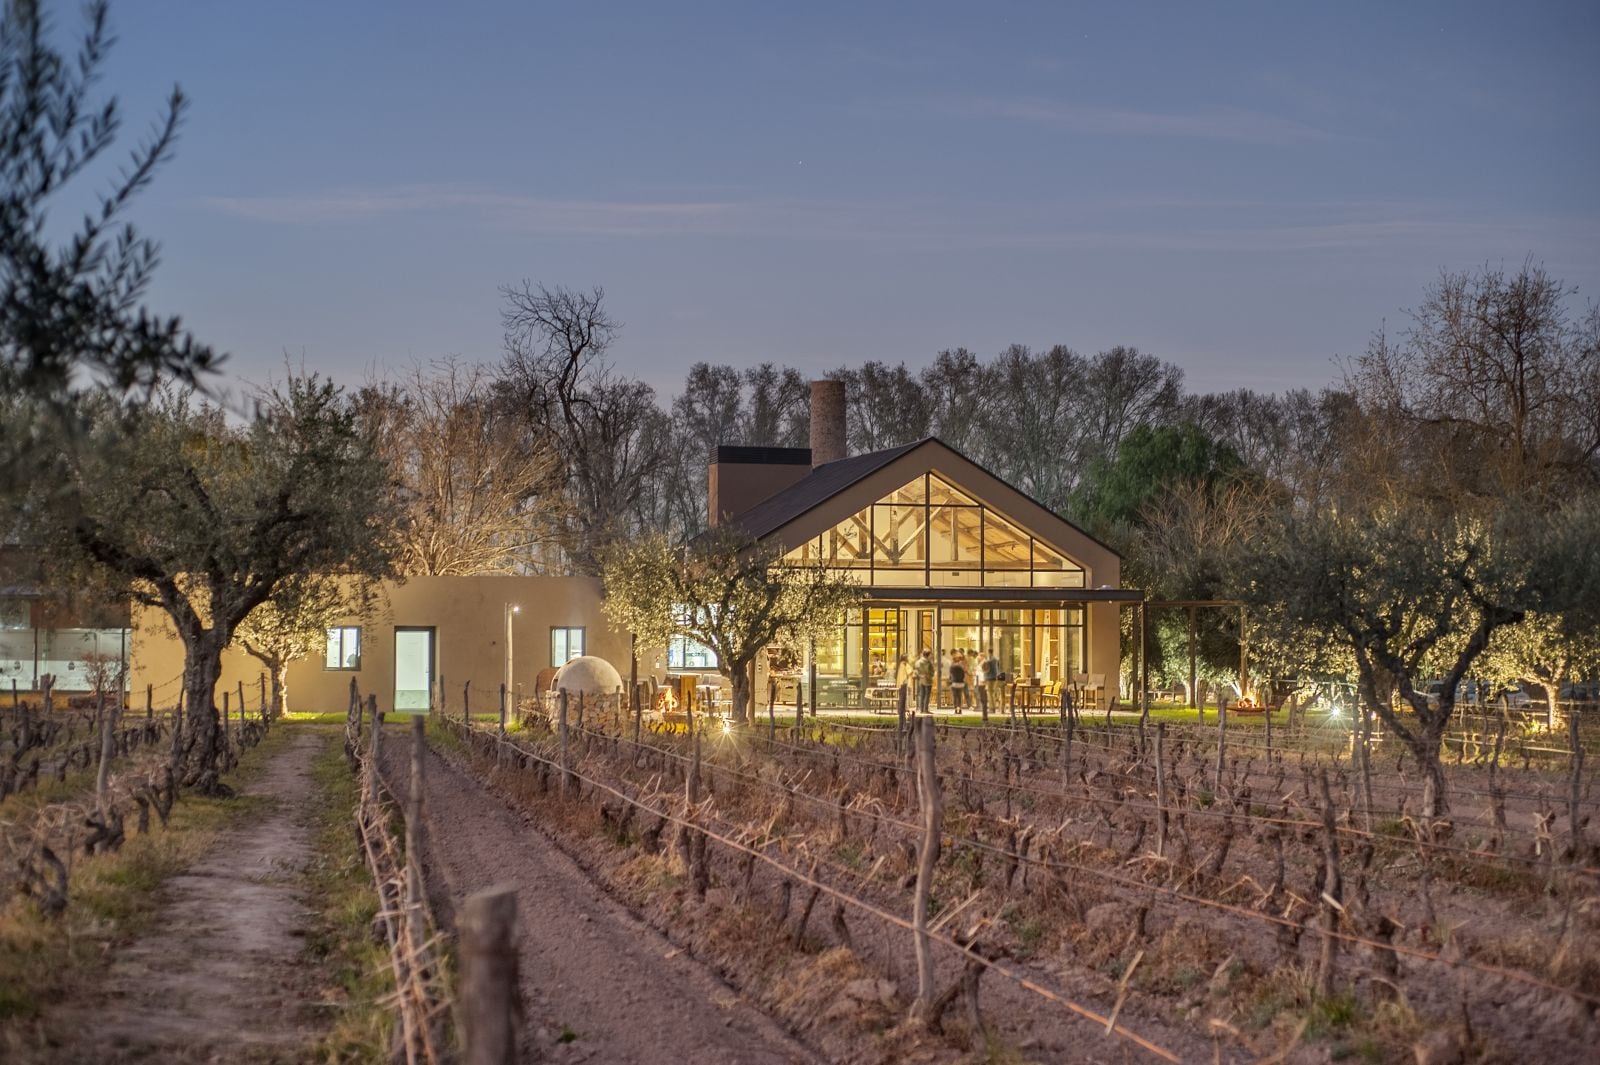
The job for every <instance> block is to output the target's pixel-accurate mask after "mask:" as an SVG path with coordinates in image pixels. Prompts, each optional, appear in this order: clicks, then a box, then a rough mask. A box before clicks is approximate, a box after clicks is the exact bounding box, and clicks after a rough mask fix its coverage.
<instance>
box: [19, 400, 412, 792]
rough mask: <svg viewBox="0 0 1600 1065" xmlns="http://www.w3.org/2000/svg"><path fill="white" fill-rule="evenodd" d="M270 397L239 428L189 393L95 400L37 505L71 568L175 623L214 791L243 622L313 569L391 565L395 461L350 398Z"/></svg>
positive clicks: (192, 777)
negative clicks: (219, 692)
mask: <svg viewBox="0 0 1600 1065" xmlns="http://www.w3.org/2000/svg"><path fill="white" fill-rule="evenodd" d="M261 399H262V406H261V410H260V414H259V415H258V416H257V417H256V418H254V419H253V420H251V421H249V422H248V423H246V424H242V425H240V424H235V423H233V422H230V420H229V419H228V417H227V416H226V415H225V414H224V412H223V411H221V410H219V409H217V408H215V407H211V406H207V405H203V404H199V403H196V402H195V401H194V399H193V398H192V397H191V396H189V395H188V394H185V393H180V392H164V393H162V394H160V395H158V396H157V397H156V398H155V400H154V402H152V403H151V404H149V405H148V406H140V405H133V404H130V403H128V402H126V401H122V400H118V399H115V398H113V397H109V396H108V397H102V398H100V399H99V400H98V402H97V403H95V404H93V405H92V406H93V409H92V410H91V412H90V415H89V421H88V425H89V433H88V436H87V437H86V438H85V439H82V440H81V441H78V444H79V445H81V446H73V447H70V448H67V449H66V450H65V451H64V453H63V454H62V456H61V459H60V467H59V470H58V476H59V480H60V485H61V487H60V490H59V491H57V492H56V493H54V494H53V495H52V497H51V498H50V499H49V500H48V501H47V503H45V504H43V505H41V506H40V507H39V508H37V509H36V510H34V511H32V512H30V515H29V519H30V521H31V522H32V523H33V530H32V532H33V536H34V538H35V540H36V541H37V542H38V543H40V544H41V545H42V546H43V547H45V549H48V550H52V551H54V552H55V553H56V554H57V556H58V558H59V559H60V560H61V561H62V562H63V563H65V564H66V565H68V566H74V565H75V566H79V567H82V568H84V569H86V570H87V571H88V572H89V573H90V574H91V575H93V576H97V577H98V578H100V579H102V580H104V581H106V582H108V583H109V584H111V585H112V586H113V587H120V588H121V589H122V590H123V591H125V592H126V594H128V595H129V596H131V598H132V599H133V601H134V602H135V603H137V604H140V605H143V606H147V607H151V608H155V609H159V610H162V611H164V612H165V613H166V614H167V615H168V617H170V618H171V621H172V625H173V627H174V629H175V630H176V632H177V635H178V638H179V639H180V640H181V641H182V642H183V646H184V675H183V692H184V697H185V700H186V703H187V706H188V711H187V714H188V727H189V728H190V730H191V736H190V738H191V739H192V740H193V744H192V747H191V748H190V754H189V756H188V757H189V759H190V760H191V761H190V764H189V765H188V766H187V773H186V775H185V779H186V781H187V782H188V783H189V784H191V785H192V786H194V787H196V788H198V789H199V790H201V791H202V792H205V793H220V792H222V791H225V790H226V789H225V788H224V787H223V785H222V784H221V782H220V781H219V780H218V778H217V774H218V755H219V753H220V752H221V750H222V745H223V743H224V742H225V740H224V737H223V736H222V735H221V730H220V729H219V727H218V724H219V722H218V715H217V708H216V703H215V689H216V684H217V679H218V677H219V675H220V673H221V670H222V653H223V650H224V649H225V648H226V647H227V646H228V645H229V644H230V643H231V642H232V641H233V639H234V637H235V635H236V634H237V632H238V630H239V626H240V624H241V623H242V622H243V621H244V620H245V619H246V618H247V617H248V616H249V615H250V614H251V612H253V611H254V610H256V609H257V608H258V607H260V606H261V605H262V604H263V603H266V602H267V601H269V600H270V599H272V598H273V596H274V594H276V593H278V592H280V591H281V590H282V589H283V588H285V587H286V585H287V584H288V583H289V582H292V581H294V580H296V579H300V578H303V577H304V576H305V575H308V574H317V573H329V574H349V575H361V576H365V577H370V578H375V579H376V578H382V577H387V576H391V575H392V570H393V565H392V558H393V553H394V551H393V539H394V536H393V531H392V527H391V519H392V518H393V516H394V509H395V508H394V505H393V495H392V493H391V491H390V484H389V481H388V478H387V473H386V469H385V466H384V464H383V462H382V460H381V459H380V458H379V457H378V455H377V453H376V449H375V448H374V446H373V444H372V441H371V440H370V439H369V438H368V437H366V436H365V435H364V434H363V433H362V431H361V428H360V422H359V420H358V418H357V416H356V414H355V412H354V411H353V410H352V408H351V404H350V403H349V401H348V399H347V397H346V396H345V395H344V393H343V392H342V391H341V390H340V389H338V388H336V387H335V386H334V385H333V384H331V383H330V382H328V381H325V380H321V379H319V378H317V377H315V376H311V377H291V378H290V379H289V380H288V381H287V382H286V383H285V384H284V385H283V386H282V387H280V388H278V389H275V390H273V391H271V392H269V393H267V394H265V395H263V396H262V397H261Z"/></svg>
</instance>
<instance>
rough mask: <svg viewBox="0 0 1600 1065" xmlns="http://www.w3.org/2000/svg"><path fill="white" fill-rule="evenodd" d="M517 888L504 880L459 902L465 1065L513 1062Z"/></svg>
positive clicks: (516, 1008)
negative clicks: (460, 903)
mask: <svg viewBox="0 0 1600 1065" xmlns="http://www.w3.org/2000/svg"><path fill="white" fill-rule="evenodd" d="M516 923H517V892H516V888H514V887H512V886H510V885H508V884H501V885H498V886H496V887H492V888H489V889H487V890H485V891H480V892H478V893H477V894H474V895H469V896H467V900H466V902H464V903H463V904H462V906H461V997H460V1001H461V1041H462V1044H463V1049H464V1050H465V1055H464V1058H463V1060H464V1062H465V1065H515V1062H516V1061H517V1054H518V1047H517V1044H518V1041H519V1040H518V1032H517V1018H518V1017H519V1016H521V1014H522V1009H521V1006H520V1004H519V1002H518V983H519V980H518V977H517V950H516Z"/></svg>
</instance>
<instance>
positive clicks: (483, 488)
mask: <svg viewBox="0 0 1600 1065" xmlns="http://www.w3.org/2000/svg"><path fill="white" fill-rule="evenodd" d="M358 403H359V405H360V407H361V409H362V411H363V414H364V415H365V416H366V417H367V418H368V419H369V420H370V421H371V422H373V423H374V425H373V428H374V430H375V432H376V434H377V437H378V439H379V440H380V441H381V442H382V453H383V455H384V458H385V459H386V460H387V461H388V463H389V467H390V470H391V472H392V474H393V475H394V477H395V479H396V481H397V482H398V486H399V489H400V492H401V494H402V497H403V499H404V501H405V504H406V520H405V522H404V523H403V524H402V526H401V528H400V532H399V544H400V566H401V570H402V572H404V573H405V574H407V575H409V576H417V577H442V576H471V575H475V574H484V573H513V572H516V571H518V570H526V569H529V568H537V567H538V562H539V560H540V558H541V557H542V551H541V549H542V548H544V547H545V546H547V544H548V543H549V541H550V540H551V539H552V538H553V536H554V533H555V530H556V529H558V528H559V524H560V518H561V515H560V513H559V512H560V510H561V508H562V507H563V506H564V500H563V498H562V496H561V491H560V488H561V463H560V458H559V455H558V453H557V451H556V447H555V440H554V439H550V438H539V437H535V438H532V439H530V438H529V437H528V436H527V435H526V434H525V433H523V432H522V431H521V426H520V425H519V424H518V422H517V421H516V420H514V419H513V418H511V417H509V416H508V414H507V412H506V411H505V410H503V409H502V408H501V407H500V406H498V405H497V404H496V403H495V402H494V395H493V387H492V379H491V377H490V375H489V374H488V372H487V371H485V370H484V369H483V368H481V367H478V366H463V365H461V364H460V363H458V362H456V361H454V360H444V361H441V362H436V363H433V364H431V365H429V366H427V367H423V366H417V367H415V368H414V369H413V370H412V371H411V372H410V373H409V374H408V375H407V376H406V378H405V379H404V380H403V381H401V382H400V383H399V384H398V385H394V386H383V385H370V386H368V387H367V388H365V389H363V390H362V392H361V394H360V395H359V396H358Z"/></svg>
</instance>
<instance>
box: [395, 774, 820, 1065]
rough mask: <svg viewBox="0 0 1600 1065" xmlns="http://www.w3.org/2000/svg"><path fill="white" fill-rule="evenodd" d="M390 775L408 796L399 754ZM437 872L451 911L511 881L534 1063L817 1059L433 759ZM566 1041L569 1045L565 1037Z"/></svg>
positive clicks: (431, 816) (705, 1064)
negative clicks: (475, 894)
mask: <svg viewBox="0 0 1600 1065" xmlns="http://www.w3.org/2000/svg"><path fill="white" fill-rule="evenodd" d="M389 753H390V758H391V759H392V761H389V763H388V776H389V779H390V780H391V781H392V782H393V783H394V784H395V786H396V789H397V790H398V791H399V792H400V793H401V794H404V793H405V791H406V790H407V789H406V783H407V777H406V774H405V773H403V772H400V771H399V769H400V765H401V759H400V758H399V757H396V756H397V755H398V754H399V752H398V751H395V750H393V749H391V750H390V752H389ZM424 794H425V796H426V803H427V817H426V819H425V820H426V827H427V846H428V864H429V867H430V868H429V875H430V877H433V878H436V879H437V880H438V881H440V882H441V884H442V886H443V888H444V890H445V891H446V892H447V894H448V896H449V901H450V904H451V905H452V906H459V905H460V903H461V901H462V900H463V899H464V898H465V897H466V896H467V895H469V894H471V893H472V892H474V891H477V890H479V889H481V888H485V887H488V886H490V885H492V884H501V883H510V884H514V885H516V887H517V889H518V891H517V907H518V910H517V921H518V927H519V930H520V933H521V948H522V949H521V971H522V993H523V999H524V1006H525V1009H526V1010H527V1024H526V1028H527V1031H528V1035H529V1041H530V1044H531V1045H530V1046H528V1047H527V1054H528V1055H529V1056H530V1057H531V1058H533V1060H550V1061H562V1062H566V1061H594V1062H605V1063H607V1065H627V1063H630V1062H640V1063H655V1062H675V1061H693V1062H696V1063H697V1065H716V1063H726V1065H767V1063H772V1065H776V1063H791V1062H808V1063H809V1062H814V1061H816V1060H817V1059H816V1058H815V1056H814V1055H813V1054H811V1052H810V1051H808V1050H806V1049H805V1048H804V1047H803V1046H801V1045H800V1044H799V1043H796V1042H795V1041H794V1040H793V1039H791V1038H790V1037H789V1036H788V1035H786V1034H785V1033H784V1032H783V1031H782V1029H780V1028H779V1027H778V1026H777V1025H776V1024H775V1023H773V1021H772V1020H771V1019H769V1018H768V1017H767V1016H766V1015H765V1014H763V1013H761V1012H760V1011H759V1010H758V1009H756V1007H754V1006H752V1005H751V1004H750V1003H748V1002H747V1001H745V1000H744V999H743V998H741V997H740V996H739V994H738V993H737V992H736V991H734V990H733V989H732V988H730V987H728V986H727V985H726V984H725V983H723V982H722V981H721V980H719V979H718V978H717V977H716V976H715V975H713V974H712V973H710V972H708V971H707V970H706V969H705V968H704V967H702V966H701V965H700V964H699V963H697V962H695V961H694V960H693V959H691V958H688V957H686V956H685V955H683V954H681V953H680V952H679V951H677V950H676V949H674V948H673V946H672V944H671V943H669V942H667V941H666V940H665V939H664V938H662V937H661V936H660V935H659V934H658V933H657V932H656V931H655V930H654V929H652V928H650V927H649V926H647V925H645V924H644V923H642V922H641V921H639V920H638V919H637V918H635V917H634V916H633V915H632V914H630V913H629V912H628V911H627V910H626V909H624V908H623V907H622V906H620V905H618V904H617V903H616V902H614V901H612V899H611V898H609V897H608V896H607V895H606V894H605V893H604V891H602V890H601V889H600V887H598V886H597V885H596V884H595V883H594V881H592V880H591V879H589V877H588V875H587V874H586V873H584V872H583V870H582V869H580V868H579V867H578V866H577V865H576V864H575V863H574V862H573V861H572V860H571V859H570V858H568V857H567V856H566V855H565V854H563V853H562V852H561V851H559V850H558V849H556V848H555V847H554V846H553V845H552V844H551V843H550V842H549V841H548V840H547V839H546V838H545V837H544V836H543V835H542V834H541V833H540V832H539V831H537V830H536V829H535V828H533V827H531V826H530V825H529V823H528V821H527V819H526V818H525V817H524V816H523V815H522V814H520V813H516V812H513V811H512V810H511V809H510V808H509V807H507V805H506V804H505V803H504V802H503V801H502V800H501V799H500V798H498V797H497V796H495V795H494V794H492V793H491V792H488V791H486V790H485V789H484V788H482V787H481V786H480V785H479V784H478V783H477V782H476V781H475V780H473V779H471V778H470V777H468V776H467V775H466V774H463V773H461V772H459V771H458V770H456V769H454V768H453V767H451V766H450V765H449V764H448V763H446V762H445V761H444V760H443V759H441V758H440V757H439V756H438V755H436V754H430V756H429V759H428V764H427V782H426V786H425V789H424ZM564 1034H565V1037H566V1038H567V1040H568V1041H567V1042H562V1038H563V1036H564Z"/></svg>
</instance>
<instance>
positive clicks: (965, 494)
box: [673, 381, 1143, 707]
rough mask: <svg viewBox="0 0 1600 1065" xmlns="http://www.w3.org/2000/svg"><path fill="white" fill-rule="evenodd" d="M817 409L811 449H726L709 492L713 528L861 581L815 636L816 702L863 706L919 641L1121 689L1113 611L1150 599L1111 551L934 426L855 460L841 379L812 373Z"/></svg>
mask: <svg viewBox="0 0 1600 1065" xmlns="http://www.w3.org/2000/svg"><path fill="white" fill-rule="evenodd" d="M811 412H812V422H811V445H812V446H811V448H809V449H805V448H790V449H786V448H736V447H722V448H718V449H717V453H716V455H715V457H714V459H713V462H712V465H711V470H710V476H709V493H708V495H709V499H708V502H709V508H710V515H709V517H710V519H711V521H712V523H713V524H730V525H734V526H737V527H738V528H740V529H741V530H743V531H744V532H746V533H748V534H749V535H751V536H753V537H755V538H757V539H759V540H761V541H763V542H773V541H776V542H777V543H778V544H780V545H781V546H782V548H783V551H784V554H785V557H787V558H791V559H794V560H796V561H805V562H813V563H814V562H817V561H820V562H822V563H823V564H825V565H827V566H829V567H833V568H837V569H839V570H841V571H843V572H846V573H849V574H850V575H852V576H853V577H854V578H855V579H856V580H857V581H858V582H859V583H860V584H861V586H862V600H861V606H860V607H859V608H858V609H856V610H852V611H851V612H850V613H849V615H848V616H847V617H846V618H843V619H841V624H840V626H839V629H838V634H837V636H836V637H834V638H833V639H832V640H829V641H825V642H822V643H819V644H818V646H817V648H816V651H815V656H814V664H815V674H816V688H815V690H814V694H813V697H814V699H815V702H816V704H817V705H818V706H820V707H828V706H851V707H853V706H862V705H864V704H865V703H866V702H867V701H868V698H869V696H870V695H872V694H873V693H874V689H875V688H878V687H879V684H878V683H877V680H878V675H879V674H882V673H887V675H889V676H892V675H893V672H894V668H895V664H896V662H897V660H898V658H899V657H900V656H901V655H906V656H908V657H911V658H915V657H916V656H917V654H918V653H919V652H920V651H921V650H923V649H926V650H928V651H929V652H930V653H931V654H932V655H933V657H934V658H935V660H938V659H940V658H942V656H943V655H944V654H946V653H954V652H955V651H956V650H960V651H963V652H966V653H967V654H969V655H970V654H971V653H972V652H974V651H976V652H979V653H980V654H983V653H987V652H988V651H990V650H992V651H994V653H995V654H996V655H997V656H998V657H999V659H1000V663H1001V669H1002V670H1004V671H1005V672H1006V673H1007V674H1009V675H1010V676H1011V677H1013V678H1018V679H1021V680H1025V681H1026V680H1037V681H1039V682H1040V683H1044V684H1050V683H1063V684H1071V683H1073V681H1074V679H1075V678H1080V677H1081V675H1084V674H1089V675H1098V676H1099V677H1100V679H1101V682H1100V684H1099V685H1097V686H1096V687H1097V688H1098V689H1099V690H1098V691H1097V692H1095V693H1094V695H1093V697H1095V698H1098V699H1102V700H1103V699H1104V698H1106V695H1105V690H1106V680H1107V679H1109V681H1110V685H1111V690H1115V685H1116V678H1117V675H1118V667H1119V662H1120V658H1121V636H1120V628H1119V611H1120V609H1121V605H1122V604H1124V603H1138V602H1140V601H1141V600H1142V598H1143V596H1142V595H1141V593H1139V592H1138V591H1135V590H1125V589H1122V588H1121V587H1119V584H1120V577H1121V558H1120V556H1119V555H1118V554H1117V553H1116V552H1115V551H1113V550H1112V549H1111V548H1110V547H1108V546H1106V545H1105V544H1103V543H1101V542H1100V541H1099V540H1096V539H1095V538H1094V537H1092V536H1090V535H1089V534H1088V533H1086V532H1084V531H1083V530H1081V529H1079V528H1077V527H1076V526H1074V525H1073V524H1071V523H1070V522H1068V521H1066V520H1065V519H1063V518H1061V517H1060V516H1058V515H1057V514H1055V513H1054V512H1052V511H1051V510H1049V509H1048V508H1046V507H1044V506H1042V505H1041V504H1039V503H1037V502H1035V501H1034V500H1032V499H1030V498H1029V497H1028V496H1026V495H1024V494H1023V493H1022V492H1019V491H1018V490H1017V489H1015V488H1013V487H1011V486H1010V485H1009V484H1007V483H1005V482H1004V481H1002V480H1001V479H1000V478H998V477H996V476H995V475H993V474H992V473H990V472H989V471H987V470H985V469H983V468H982V467H981V466H979V465H978V464H976V463H974V462H973V461H971V460H970V459H968V458H966V457H965V456H963V455H961V454H960V453H959V452H957V451H955V450H954V449H953V448H951V447H949V446H947V445H946V444H944V443H942V442H941V441H939V440H937V439H935V438H931V437H930V438H929V439H926V440H922V441H919V442H917V443H914V444H907V445H905V446H903V447H897V448H890V449H888V450H884V451H876V452H872V453H871V454H866V455H857V456H847V455H846V454H845V453H844V440H845V426H844V417H845V414H844V389H843V385H842V383H840V382H833V381H818V382H814V383H813V384H812V394H811ZM673 664H675V665H677V664H680V663H676V662H675V663H673ZM681 664H687V663H681ZM803 673H804V675H805V678H806V681H807V682H809V676H810V673H811V670H810V669H809V668H806V669H804V670H803ZM756 690H757V691H758V692H760V691H763V690H764V686H763V685H762V684H761V683H760V679H759V677H758V686H757V688H756Z"/></svg>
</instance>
